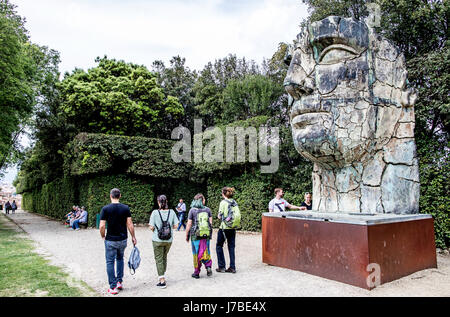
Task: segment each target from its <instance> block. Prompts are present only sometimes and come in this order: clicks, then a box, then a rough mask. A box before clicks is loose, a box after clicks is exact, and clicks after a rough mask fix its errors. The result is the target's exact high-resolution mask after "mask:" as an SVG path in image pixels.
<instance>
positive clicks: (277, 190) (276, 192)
mask: <svg viewBox="0 0 450 317" xmlns="http://www.w3.org/2000/svg"><path fill="white" fill-rule="evenodd" d="M282 190H283V188H275V190H274V192H275V195H276V194H278V192H279V191H282Z"/></svg>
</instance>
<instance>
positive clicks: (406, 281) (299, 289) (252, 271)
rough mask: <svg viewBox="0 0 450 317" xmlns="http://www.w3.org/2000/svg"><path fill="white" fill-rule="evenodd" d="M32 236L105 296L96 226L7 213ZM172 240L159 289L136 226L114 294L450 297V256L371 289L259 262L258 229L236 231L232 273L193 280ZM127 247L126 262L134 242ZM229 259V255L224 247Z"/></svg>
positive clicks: (186, 251) (184, 252)
mask: <svg viewBox="0 0 450 317" xmlns="http://www.w3.org/2000/svg"><path fill="white" fill-rule="evenodd" d="M8 216H9V218H10V219H11V220H13V221H14V222H15V223H16V224H17V225H19V226H20V227H21V228H22V229H23V230H24V231H25V232H27V233H28V234H29V236H30V238H31V239H32V240H34V241H36V242H37V249H38V252H40V253H42V254H44V255H46V256H47V257H48V258H49V259H50V260H51V262H52V264H55V265H58V266H61V267H63V268H64V269H65V270H66V271H69V272H71V274H72V275H73V276H74V277H78V278H81V279H82V280H84V281H85V282H86V283H87V284H89V285H90V286H91V287H92V288H94V289H95V290H96V291H97V292H98V293H99V296H107V294H106V290H107V288H108V284H107V275H106V264H105V256H104V244H103V240H102V239H101V238H100V234H99V232H98V230H97V229H91V228H89V229H82V230H79V231H73V230H72V229H67V228H65V227H64V226H63V225H62V224H61V222H58V221H55V220H50V219H48V218H46V217H44V216H41V215H37V214H33V213H27V212H23V211H18V212H16V214H10V215H8ZM174 234H175V235H174V242H173V244H172V248H171V250H170V252H169V257H168V272H167V274H166V277H167V288H166V289H163V290H161V289H158V288H157V287H156V286H155V285H156V283H157V273H156V266H155V262H154V258H153V249H152V243H151V231H150V230H149V229H148V228H147V227H140V226H139V227H136V237H137V240H138V244H137V246H138V247H139V250H140V251H141V258H142V262H141V266H140V267H139V269H138V270H137V272H136V275H134V276H132V275H131V274H130V273H129V271H128V267H126V268H125V276H124V287H125V289H124V290H123V291H122V292H121V293H120V295H118V296H174V297H178V296H180V297H184V296H193V297H197V296H200V293H199V292H200V291H201V293H202V294H201V296H202V297H204V296H205V295H206V296H220V297H221V296H242V297H247V296H250V297H267V296H277V297H278V296H281V297H286V296H287V297H291V296H292V297H304V296H305V297H307V296H446V297H450V256H448V255H445V256H444V255H440V254H439V255H438V258H437V260H438V269H429V270H424V271H420V272H416V273H414V274H412V275H409V276H406V277H404V278H401V279H399V280H396V281H393V282H391V283H387V284H383V285H381V286H379V287H377V288H376V289H374V290H372V291H367V290H364V289H360V288H358V287H353V286H350V285H347V284H343V283H339V282H335V281H332V280H327V279H324V278H320V277H317V276H313V275H309V274H306V273H302V272H297V271H292V270H288V269H283V268H278V267H274V266H269V265H266V264H264V263H262V260H261V259H262V251H261V248H262V242H261V237H262V236H261V234H259V233H238V235H237V238H236V259H237V261H236V262H237V263H236V266H237V273H236V274H229V273H226V274H220V273H216V272H215V271H214V274H213V276H212V277H209V278H208V277H206V272H205V270H202V273H201V278H200V279H199V280H194V279H193V278H192V277H191V274H192V272H193V264H192V253H191V247H190V243H189V244H188V243H187V242H186V241H185V239H184V237H185V233H184V232H175V233H174ZM215 239H216V233H215V234H214V238H213V240H212V241H211V252H212V256H213V267H214V268H215V267H216V265H217V257H216V254H215V242H216V241H215ZM130 240H131V239H129V244H128V247H127V249H126V250H125V261H128V255H129V254H130V252H131V246H132V243H131V241H130ZM225 258H226V260H227V261H228V254H227V251H225Z"/></svg>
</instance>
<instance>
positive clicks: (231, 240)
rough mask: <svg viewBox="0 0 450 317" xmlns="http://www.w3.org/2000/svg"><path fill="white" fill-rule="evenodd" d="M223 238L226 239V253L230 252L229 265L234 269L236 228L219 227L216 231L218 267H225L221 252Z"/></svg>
mask: <svg viewBox="0 0 450 317" xmlns="http://www.w3.org/2000/svg"><path fill="white" fill-rule="evenodd" d="M225 239H226V240H227V244H228V253H229V254H230V267H231V268H232V269H234V270H236V264H235V255H234V249H235V246H236V244H235V243H236V229H226V230H222V229H219V231H218V232H217V243H216V253H217V262H218V264H219V268H220V269H226V267H225V266H226V263H225V256H224V254H223V244H224V243H225Z"/></svg>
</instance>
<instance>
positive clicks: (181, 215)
mask: <svg viewBox="0 0 450 317" xmlns="http://www.w3.org/2000/svg"><path fill="white" fill-rule="evenodd" d="M178 216H179V221H180V223H179V224H178V229H177V230H178V231H180V228H181V226H183V227H184V230H186V224H185V223H184V212H179V213H178Z"/></svg>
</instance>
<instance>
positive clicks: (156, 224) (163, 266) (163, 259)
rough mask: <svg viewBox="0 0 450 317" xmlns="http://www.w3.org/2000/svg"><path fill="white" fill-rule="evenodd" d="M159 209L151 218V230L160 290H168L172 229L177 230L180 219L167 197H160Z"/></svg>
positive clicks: (154, 211)
mask: <svg viewBox="0 0 450 317" xmlns="http://www.w3.org/2000/svg"><path fill="white" fill-rule="evenodd" d="M157 200H158V206H159V209H157V210H153V212H152V215H151V216H150V222H149V226H150V230H152V231H153V237H152V243H153V254H154V256H155V262H156V270H157V271H158V280H159V283H158V284H157V285H156V286H157V287H158V288H166V287H167V285H166V278H165V276H164V275H165V274H166V270H167V254H168V253H169V250H170V247H171V246H172V241H173V234H172V228H173V229H176V228H177V225H178V217H177V215H176V213H175V211H173V210H172V209H169V205H168V203H167V197H166V196H165V195H160V196H158V198H157Z"/></svg>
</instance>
